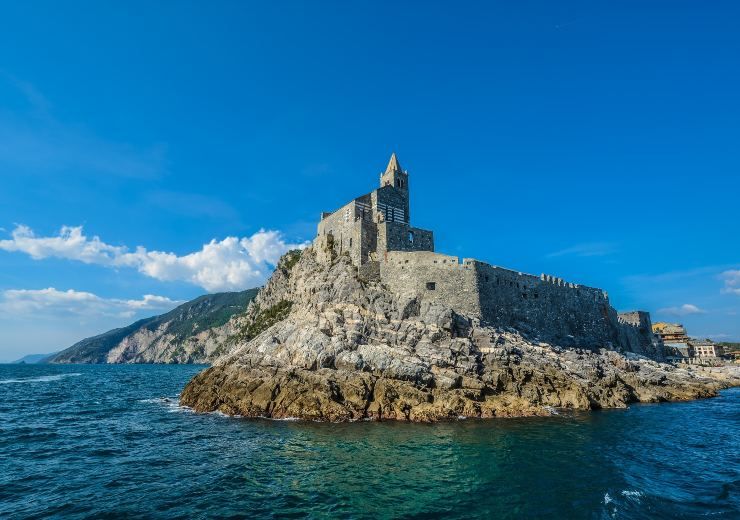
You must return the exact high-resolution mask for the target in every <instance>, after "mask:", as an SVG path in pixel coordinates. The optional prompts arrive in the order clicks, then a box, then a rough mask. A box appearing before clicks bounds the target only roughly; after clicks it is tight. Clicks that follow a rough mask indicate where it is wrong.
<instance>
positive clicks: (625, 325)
mask: <svg viewBox="0 0 740 520" xmlns="http://www.w3.org/2000/svg"><path fill="white" fill-rule="evenodd" d="M618 322H619V335H620V338H619V344H620V345H622V346H623V348H624V349H625V350H629V351H630V352H637V353H639V354H644V355H646V356H650V357H652V358H655V359H664V358H665V352H664V351H663V348H662V346H661V345H660V343H659V341H658V340H657V339H656V338H655V336H654V335H653V324H652V321H651V320H650V313H648V312H645V311H630V312H620V313H619V314H618Z"/></svg>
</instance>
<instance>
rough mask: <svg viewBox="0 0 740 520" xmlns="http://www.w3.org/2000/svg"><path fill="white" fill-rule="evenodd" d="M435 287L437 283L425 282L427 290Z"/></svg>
mask: <svg viewBox="0 0 740 520" xmlns="http://www.w3.org/2000/svg"><path fill="white" fill-rule="evenodd" d="M436 288H437V284H436V283H434V282H427V291H434V290H435V289H436Z"/></svg>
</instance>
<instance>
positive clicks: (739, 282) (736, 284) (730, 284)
mask: <svg viewBox="0 0 740 520" xmlns="http://www.w3.org/2000/svg"><path fill="white" fill-rule="evenodd" d="M721 277H722V280H724V282H725V286H724V287H723V288H722V289H721V292H722V294H737V295H738V296H740V269H730V270H729V271H725V272H723V273H722V275H721Z"/></svg>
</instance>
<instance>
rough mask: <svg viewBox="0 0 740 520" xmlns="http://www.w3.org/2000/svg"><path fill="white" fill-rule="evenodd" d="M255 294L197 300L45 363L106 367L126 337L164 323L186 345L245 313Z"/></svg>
mask: <svg viewBox="0 0 740 520" xmlns="http://www.w3.org/2000/svg"><path fill="white" fill-rule="evenodd" d="M258 290H259V289H249V290H246V291H241V292H229V293H217V294H207V295H205V296H200V297H199V298H196V299H194V300H191V301H189V302H187V303H184V304H182V305H180V306H179V307H176V308H174V309H172V310H171V311H170V312H168V313H166V314H162V315H160V316H153V317H151V318H145V319H143V320H139V321H137V322H136V323H132V324H131V325H129V326H127V327H122V328H120V329H113V330H110V331H108V332H105V333H104V334H100V335H99V336H94V337H92V338H87V339H83V340H82V341H80V342H78V343H75V344H74V345H72V346H71V347H69V348H68V349H66V350H63V351H62V352H60V353H58V354H56V355H55V356H53V357H51V358H49V360H48V361H49V362H52V363H54V362H63V363H105V359H106V356H107V355H108V352H109V351H110V350H111V349H112V348H113V347H115V346H116V345H118V344H119V343H120V342H121V341H123V339H124V338H125V337H126V336H130V335H131V334H134V333H135V332H137V331H138V330H140V329H142V328H145V329H147V330H149V331H155V330H157V329H159V328H160V327H161V326H162V325H163V324H165V323H168V326H167V330H166V333H167V334H173V335H174V336H175V338H176V341H179V342H182V341H185V340H186V339H187V338H189V337H191V336H193V335H194V334H197V333H198V332H201V331H203V330H206V329H209V328H211V327H220V326H221V325H223V324H225V323H226V322H227V321H229V319H230V318H231V316H233V315H234V314H237V313H239V312H244V311H245V310H246V308H247V305H248V304H249V302H251V301H252V300H253V299H254V297H255V296H256V295H257V291H258ZM176 353H177V352H176ZM182 353H184V350H183V352H179V353H178V354H182Z"/></svg>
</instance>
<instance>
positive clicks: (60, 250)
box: [0, 225, 306, 291]
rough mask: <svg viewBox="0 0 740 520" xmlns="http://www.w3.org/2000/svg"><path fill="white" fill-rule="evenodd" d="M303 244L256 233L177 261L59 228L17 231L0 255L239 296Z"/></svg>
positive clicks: (166, 255)
mask: <svg viewBox="0 0 740 520" xmlns="http://www.w3.org/2000/svg"><path fill="white" fill-rule="evenodd" d="M305 245H306V244H290V243H287V242H286V241H285V240H284V239H283V237H282V235H281V234H280V233H279V232H278V231H265V230H260V231H258V232H257V233H255V234H253V235H252V236H251V237H243V238H239V237H226V238H224V239H223V240H221V241H217V240H215V239H214V240H211V241H210V242H209V243H208V244H205V245H203V247H202V248H201V249H200V250H199V251H195V252H193V253H190V254H187V255H184V256H178V255H176V254H175V253H168V252H164V251H149V250H147V249H146V248H144V247H142V246H139V247H137V248H135V249H134V250H130V249H129V248H127V247H125V246H114V245H110V244H106V243H105V242H103V241H102V240H101V239H100V238H99V237H97V236H93V237H88V236H86V235H85V234H84V233H83V230H82V226H78V227H71V226H64V227H62V229H61V231H60V232H59V234H58V235H55V236H49V237H39V236H36V234H35V233H34V232H33V230H32V229H31V228H29V227H28V226H24V225H17V226H16V227H15V229H14V230H13V231H12V233H11V238H10V239H7V240H0V250H5V251H11V252H21V253H26V254H28V255H29V256H30V257H31V258H33V259H35V260H41V259H44V258H52V257H53V258H63V259H67V260H76V261H79V262H83V263H86V264H96V265H102V266H105V267H111V268H133V269H136V270H138V271H139V272H140V273H142V274H145V275H146V276H149V277H152V278H156V279H157V280H163V281H185V282H189V283H192V284H195V285H198V286H200V287H203V288H204V289H206V290H207V291H227V290H239V289H246V288H249V287H254V286H256V285H260V284H262V283H263V282H264V281H265V279H266V277H267V275H268V274H269V273H270V271H271V270H272V266H274V265H275V264H276V263H277V261H278V260H279V259H280V256H281V255H282V254H283V253H285V252H286V251H288V250H290V249H296V248H301V247H305Z"/></svg>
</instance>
